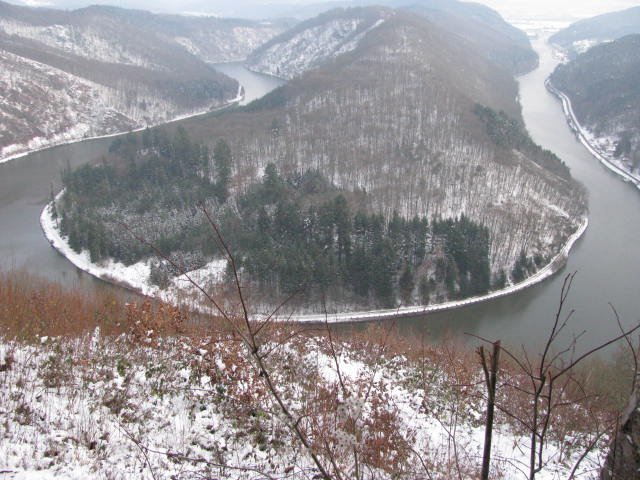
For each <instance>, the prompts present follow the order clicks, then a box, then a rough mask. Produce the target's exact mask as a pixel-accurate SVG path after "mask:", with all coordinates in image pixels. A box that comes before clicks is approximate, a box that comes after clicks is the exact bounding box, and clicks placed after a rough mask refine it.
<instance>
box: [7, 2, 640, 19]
mask: <svg viewBox="0 0 640 480" xmlns="http://www.w3.org/2000/svg"><path fill="white" fill-rule="evenodd" d="M9 1H10V2H11V3H22V4H28V5H31V6H51V7H60V8H78V7H82V6H86V5H91V4H96V3H100V4H110V5H117V6H122V7H126V8H140V9H144V10H152V11H161V12H167V13H168V12H171V13H184V12H207V13H223V14H224V12H227V11H228V12H233V13H234V14H238V13H240V12H242V10H243V8H244V9H245V10H251V5H252V4H253V5H261V6H263V7H264V5H268V4H312V3H321V2H322V1H324V0H9ZM351 1H352V3H353V4H354V5H359V4H360V3H365V4H368V3H372V2H374V0H364V2H362V1H361V0H351ZM475 1H478V2H479V3H484V4H486V5H489V6H490V7H492V8H494V9H496V10H498V11H499V12H500V13H501V14H502V16H504V17H505V18H507V19H509V20H522V19H527V18H534V19H564V20H575V19H579V18H584V17H591V16H594V15H599V14H601V13H605V12H611V11H616V10H622V9H624V8H629V7H633V6H639V5H640V0H475ZM409 2H410V0H407V3H409ZM418 2H419V0H416V3H418ZM381 3H382V2H381ZM230 8H231V9H230ZM238 16H242V15H241V14H240V15H238ZM247 16H250V15H247Z"/></svg>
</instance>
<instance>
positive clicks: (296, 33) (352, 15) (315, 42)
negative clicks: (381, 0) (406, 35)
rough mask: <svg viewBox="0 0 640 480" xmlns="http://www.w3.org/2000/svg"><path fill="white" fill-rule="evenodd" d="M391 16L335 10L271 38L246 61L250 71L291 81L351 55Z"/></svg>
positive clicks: (364, 10)
mask: <svg viewBox="0 0 640 480" xmlns="http://www.w3.org/2000/svg"><path fill="white" fill-rule="evenodd" d="M391 15H393V13H392V12H391V11H390V10H387V9H378V8H354V9H346V10H345V9H336V10H332V11H330V12H327V13H323V14H321V15H319V16H317V17H315V18H313V19H311V20H307V21H305V22H302V23H300V24H299V25H297V26H295V27H294V28H292V29H290V30H287V31H286V32H284V33H282V34H280V35H278V36H277V37H275V38H273V39H271V40H270V41H268V42H267V43H265V44H264V45H262V46H261V47H260V48H258V49H256V50H254V51H253V52H252V53H251V55H249V57H248V58H247V64H248V66H249V68H251V69H252V70H255V71H258V72H261V73H267V74H269V75H275V76H278V77H282V78H287V79H291V78H293V77H295V76H298V75H300V74H302V73H304V72H306V71H307V70H310V69H313V68H316V67H319V66H320V65H322V64H323V63H324V62H326V61H327V60H329V59H331V58H334V57H337V56H339V55H341V54H343V53H347V52H350V51H351V50H353V49H355V48H356V47H357V46H358V43H359V42H360V41H361V40H362V39H363V38H364V36H365V35H366V34H367V33H368V32H369V31H370V30H372V29H374V28H376V27H377V26H379V25H380V24H382V23H383V22H384V21H385V19H386V18H388V17H389V16H391Z"/></svg>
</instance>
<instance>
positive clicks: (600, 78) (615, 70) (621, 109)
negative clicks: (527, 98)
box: [550, 35, 640, 173]
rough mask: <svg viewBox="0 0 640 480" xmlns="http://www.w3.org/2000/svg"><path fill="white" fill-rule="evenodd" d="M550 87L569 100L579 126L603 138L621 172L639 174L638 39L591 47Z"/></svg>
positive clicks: (558, 70) (554, 78)
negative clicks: (556, 89)
mask: <svg viewBox="0 0 640 480" xmlns="http://www.w3.org/2000/svg"><path fill="white" fill-rule="evenodd" d="M550 80H551V83H552V84H553V85H554V86H555V87H556V88H558V89H559V90H561V91H562V92H564V93H565V94H566V95H567V96H568V97H569V98H570V99H571V105H572V106H573V111H574V113H575V114H576V116H577V118H578V121H579V122H580V124H581V125H582V126H584V127H585V128H587V129H588V130H589V131H590V132H591V133H592V134H593V135H594V136H596V137H608V138H610V143H611V144H612V147H614V151H613V155H614V156H615V157H617V158H618V159H620V160H621V161H622V162H623V163H624V165H625V169H626V170H628V171H631V172H634V173H636V172H638V170H639V169H640V35H629V36H626V37H623V38H621V39H619V40H616V41H614V42H610V43H605V44H602V45H598V46H595V47H593V48H591V49H590V50H588V51H587V52H586V53H583V54H582V55H579V56H578V57H576V58H575V59H574V60H572V61H570V62H569V63H567V64H564V65H558V67H557V68H556V70H555V71H554V72H553V74H552V75H551V78H550Z"/></svg>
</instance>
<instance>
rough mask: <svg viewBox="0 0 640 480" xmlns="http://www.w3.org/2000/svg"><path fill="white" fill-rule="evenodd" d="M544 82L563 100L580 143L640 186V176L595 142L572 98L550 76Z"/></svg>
mask: <svg viewBox="0 0 640 480" xmlns="http://www.w3.org/2000/svg"><path fill="white" fill-rule="evenodd" d="M544 84H545V87H546V88H547V90H548V91H549V92H551V93H552V94H553V95H555V96H556V97H557V98H558V99H559V100H560V101H561V102H562V110H563V112H564V115H565V117H566V119H567V123H568V124H569V127H570V128H571V130H573V132H574V133H575V134H576V136H577V137H578V140H580V143H582V144H583V145H584V146H585V148H586V149H587V150H588V151H589V153H590V154H591V155H593V156H594V157H595V158H596V159H597V160H598V161H599V162H600V163H601V164H602V165H604V166H605V167H606V168H608V169H609V170H611V171H612V172H613V173H615V174H616V175H619V176H620V177H622V178H623V179H624V180H625V181H626V182H631V183H633V184H634V185H635V186H636V187H638V188H640V177H638V176H636V175H633V174H632V173H631V172H629V171H628V170H626V169H625V168H623V167H624V165H623V164H622V162H620V161H619V160H617V159H615V158H614V157H612V156H611V155H610V154H609V153H608V152H606V151H605V150H603V149H601V148H599V147H598V146H597V145H596V144H595V143H594V141H593V139H594V138H595V137H594V136H593V135H592V134H591V133H590V132H589V131H588V130H587V129H585V128H584V127H583V126H582V125H581V124H580V122H579V121H578V118H577V117H576V115H575V113H574V111H573V107H572V105H571V100H570V99H569V97H568V96H567V95H566V94H565V93H564V92H562V91H561V90H558V89H557V88H555V87H554V86H553V85H552V84H551V81H550V80H549V79H548V78H547V80H546V81H545V82H544Z"/></svg>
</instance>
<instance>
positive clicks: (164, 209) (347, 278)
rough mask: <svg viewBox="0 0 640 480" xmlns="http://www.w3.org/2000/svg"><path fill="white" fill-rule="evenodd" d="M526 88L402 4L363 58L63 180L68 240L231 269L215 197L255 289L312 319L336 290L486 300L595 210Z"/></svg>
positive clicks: (356, 297) (126, 149)
mask: <svg viewBox="0 0 640 480" xmlns="http://www.w3.org/2000/svg"><path fill="white" fill-rule="evenodd" d="M375 11H379V10H378V9H375ZM516 95H517V86H516V83H515V81H514V80H513V78H512V77H511V75H510V74H508V73H507V72H506V71H505V70H503V69H499V68H496V67H495V65H493V64H492V63H490V62H488V61H487V60H484V59H482V58H480V57H478V56H477V55H475V53H474V52H473V51H469V50H468V49H467V46H466V42H464V41H462V40H459V39H457V38H456V37H454V36H451V35H450V34H448V33H447V32H444V31H442V30H441V29H439V28H438V27H436V26H434V25H432V24H431V23H429V22H428V21H426V20H424V19H421V18H416V17H415V15H410V14H408V13H403V12H396V13H394V14H393V15H391V16H390V17H388V18H387V19H386V20H385V21H384V22H383V23H382V24H380V25H379V26H378V27H376V28H374V29H373V30H370V32H369V34H368V35H366V36H365V37H364V38H363V40H362V41H361V42H360V43H359V45H358V47H357V48H355V49H354V50H352V51H351V52H348V53H345V54H342V55H340V56H338V57H336V58H335V59H333V60H331V61H329V62H326V63H325V64H324V65H323V66H322V67H320V68H317V69H314V70H310V71H308V72H307V73H306V74H304V75H302V76H300V77H297V78H296V79H294V80H293V81H291V82H289V83H288V84H286V85H285V86H283V87H281V88H279V89H277V90H275V91H274V92H272V93H271V94H269V95H267V96H266V97H265V98H263V99H261V100H259V101H256V102H254V103H253V104H250V105H248V106H247V107H246V108H244V109H241V110H239V111H235V112H225V113H223V114H220V115H213V116H208V117H205V118H199V119H197V120H195V119H194V120H193V121H189V120H187V121H185V122H182V123H181V129H180V130H178V131H176V132H174V133H171V132H170V133H169V134H167V133H166V132H162V131H156V132H149V133H147V134H145V135H144V136H143V138H142V139H137V140H136V139H135V138H131V139H130V140H127V142H122V143H120V144H119V145H114V147H113V149H112V153H113V155H114V158H113V159H112V160H111V161H112V162H113V163H114V165H116V166H117V167H116V168H115V169H110V168H106V167H100V168H98V169H96V170H95V171H91V170H89V171H86V172H79V173H78V174H72V175H69V176H68V177H67V178H68V180H67V181H66V186H67V188H68V194H66V195H65V197H63V199H62V203H61V204H60V208H62V209H63V211H64V212H65V215H66V216H67V221H66V223H65V225H66V227H65V228H63V234H66V235H69V241H70V242H71V240H72V237H73V242H72V243H73V245H71V246H72V248H75V249H76V250H77V251H80V250H82V249H85V251H92V252H93V253H92V255H93V256H96V255H95V254H96V252H97V253H98V255H97V256H96V257H97V258H98V259H99V258H100V252H101V248H100V247H99V245H94V247H91V243H92V242H94V243H95V239H96V238H99V237H103V236H105V235H107V236H109V237H110V238H111V239H112V241H111V242H108V243H109V245H110V246H108V247H107V251H108V252H120V253H118V254H117V255H118V258H120V259H121V260H122V261H123V262H124V263H125V264H130V263H134V266H135V265H138V264H137V263H136V262H140V261H143V262H144V265H142V266H140V270H139V272H144V271H146V272H147V275H150V276H151V271H150V269H151V270H154V269H155V270H156V271H157V269H158V267H159V265H158V263H157V261H156V260H148V259H146V257H147V256H148V255H149V253H150V252H149V249H148V246H144V245H141V244H140V242H139V238H144V239H147V240H148V241H151V242H156V241H157V242H159V244H160V245H161V248H162V249H163V251H165V252H166V253H169V254H171V255H173V254H174V253H175V255H176V257H175V258H177V259H179V262H178V263H179V264H180V265H184V267H185V268H187V269H200V268H201V267H205V266H206V265H212V266H213V265H217V267H216V268H217V270H216V271H217V275H219V274H220V262H219V260H215V258H213V257H212V255H213V254H214V252H215V248H214V245H212V244H211V242H210V233H209V228H208V226H207V225H206V221H203V218H202V216H198V215H197V213H198V212H197V211H196V210H195V209H194V207H193V205H194V203H196V202H198V201H204V203H205V204H206V205H207V207H208V208H209V209H210V211H211V212H212V215H213V216H214V218H215V219H216V221H217V222H219V223H220V224H221V225H222V226H223V227H225V228H224V233H225V234H228V235H226V236H227V237H228V238H229V239H230V242H231V246H232V248H233V249H234V251H235V252H236V254H238V255H239V258H240V259H241V260H242V261H243V264H244V265H246V269H247V271H248V272H252V273H253V276H252V278H253V279H254V280H256V281H257V282H258V284H257V285H256V286H260V285H262V286H265V285H266V286H268V287H269V289H271V288H272V289H273V294H272V295H271V296H270V297H269V296H268V295H267V297H268V298H271V299H273V298H279V297H280V295H282V294H284V295H286V294H289V293H294V292H296V291H302V292H306V293H307V294H309V295H308V296H306V297H303V299H302V300H301V302H302V304H301V305H299V306H302V307H304V308H305V309H306V310H305V311H308V310H311V311H318V309H320V308H322V306H321V305H320V304H319V303H318V301H317V299H318V295H319V294H321V293H322V290H323V285H324V287H331V288H333V287H335V289H337V292H336V295H333V296H331V297H330V299H331V300H332V301H335V303H334V304H333V305H334V307H335V308H336V309H341V310H344V309H347V310H349V309H354V308H358V307H360V308H362V306H364V307H368V306H378V307H389V306H396V305H397V304H398V303H401V304H403V305H407V304H424V303H427V302H429V303H430V302H443V301H446V300H451V299H457V298H464V297H467V296H469V295H474V294H481V293H486V292H487V290H491V289H495V288H501V287H503V286H505V285H506V284H509V283H517V282H520V281H522V280H523V279H524V278H526V277H527V276H529V275H532V274H533V273H534V272H536V271H537V270H538V269H539V268H541V267H542V266H543V265H545V264H547V263H549V262H550V261H551V259H552V258H553V257H554V256H555V255H556V254H558V253H559V252H560V249H561V248H562V245H563V244H564V243H565V242H566V241H567V240H568V239H569V237H570V236H571V235H573V234H574V233H575V232H576V231H577V230H578V228H579V226H580V225H581V224H582V221H583V219H582V216H583V215H584V212H585V198H584V194H583V192H582V189H581V187H580V186H579V185H577V184H576V183H575V182H574V181H573V180H572V179H571V177H570V174H569V171H568V169H567V167H566V166H565V165H564V164H563V163H562V162H561V161H560V160H559V159H558V158H557V157H555V156H554V155H553V154H551V153H550V152H546V151H543V150H542V149H540V147H538V146H536V145H535V144H534V143H533V142H532V141H531V139H530V138H529V137H528V135H527V133H526V131H525V130H524V127H523V125H522V120H521V117H520V111H519V106H518V104H517V103H516V101H515V98H516ZM187 134H188V136H187ZM225 139H226V143H225V142H222V140H225ZM200 142H205V143H207V144H209V147H208V148H206V147H203V146H202V145H200ZM227 143H228V146H227ZM172 145H173V146H172ZM214 145H215V147H214ZM176 152H192V153H188V154H186V155H178V154H177V153H176ZM216 152H218V154H217V153H216ZM132 160H133V161H132ZM223 160H224V161H223ZM147 171H149V172H154V173H153V175H154V176H149V175H147V174H145V172H147ZM166 172H176V173H175V174H174V175H177V177H176V183H175V185H174V186H173V187H170V186H163V185H164V184H165V183H166V181H167V179H168V178H172V177H169V176H168V174H167V173H166ZM136 178H146V179H147V180H145V181H146V182H147V183H148V186H145V187H144V188H142V189H141V190H143V191H144V195H142V194H140V193H136V190H132V189H130V191H129V190H127V191H126V192H123V194H122V195H121V194H118V195H116V197H118V198H116V199H114V200H111V197H112V196H111V195H102V196H101V198H105V199H108V201H106V203H104V202H105V201H103V200H98V201H96V200H92V199H90V198H88V197H86V192H95V191H96V189H100V191H107V192H109V191H120V189H121V188H122V186H123V185H126V184H128V183H133V184H136V185H138V181H137V180H135V179H136ZM156 178H157V179H156ZM184 182H186V183H187V184H189V185H191V187H190V188H187V189H185V188H183V187H178V185H183V183H184ZM145 185H146V184H145ZM114 189H116V190H114ZM154 192H156V193H154ZM120 197H122V199H121V200H118V199H119V198H120ZM96 202H98V203H96ZM100 202H102V203H100ZM80 205H82V208H80V207H79V206H80ZM150 205H155V206H156V208H155V209H154V211H153V212H150V211H148V210H149V206H150ZM90 206H91V210H90V211H88V210H87V208H89V207H90ZM261 206H262V207H261ZM163 215H166V216H167V217H166V218H165V217H163ZM96 219H98V222H97V225H96V224H95V221H96ZM122 223H126V224H128V225H135V229H134V230H135V234H136V236H137V237H138V239H136V238H135V237H132V236H130V235H129V236H123V235H122V231H121V227H120V225H121V224H122ZM88 224H93V225H94V227H92V228H89V227H88V226H87V225H88ZM260 229H262V230H260ZM74 230H75V231H76V232H81V233H80V234H79V235H77V234H73V235H72V232H73V231H74ZM330 231H334V232H335V233H334V234H333V235H332V234H329V233H328V232H330ZM89 232H93V234H91V235H89V236H87V235H88V233H89ZM340 232H342V233H340ZM158 235H160V236H161V237H162V238H158ZM265 242H266V243H265ZM360 247H361V248H360ZM396 247H397V248H396ZM359 248H360V249H359ZM86 249H88V250H86ZM103 250H104V249H103ZM314 252H317V254H316V253H314ZM109 256H111V257H113V255H109ZM372 259H373V260H372ZM154 262H155V263H154ZM244 262H246V263H244ZM160 263H163V262H160ZM223 266H224V265H223ZM127 268H128V267H127ZM136 268H137V267H136ZM165 269H166V265H165V266H164V267H163V268H161V270H165ZM177 270H180V268H178V269H177ZM177 270H176V268H170V269H169V273H170V276H171V275H175V274H176V273H177ZM223 270H224V269H223ZM356 272H360V273H357V274H356ZM156 273H157V272H156ZM165 273H166V272H165ZM222 273H224V272H222ZM261 275H263V276H262V277H261ZM153 277H154V278H155V279H156V280H158V279H160V280H161V281H160V282H157V281H155V282H154V281H153V279H150V282H151V283H155V284H156V285H158V283H160V284H164V285H167V284H171V283H172V281H171V280H170V279H169V282H168V281H167V279H166V277H163V276H162V275H160V276H158V275H157V274H154V275H153ZM136 278H137V277H136ZM358 279H361V280H362V279H364V280H366V282H369V281H370V282H371V283H366V282H364V283H361V282H360V280H358ZM374 279H377V280H374ZM380 286H382V287H381V288H378V287H380ZM343 287H344V288H343ZM361 287H362V288H361ZM331 288H330V290H331ZM257 291H260V288H258V289H257ZM262 291H264V290H262ZM269 291H271V290H269ZM325 293H326V292H325ZM271 301H273V300H271Z"/></svg>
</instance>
